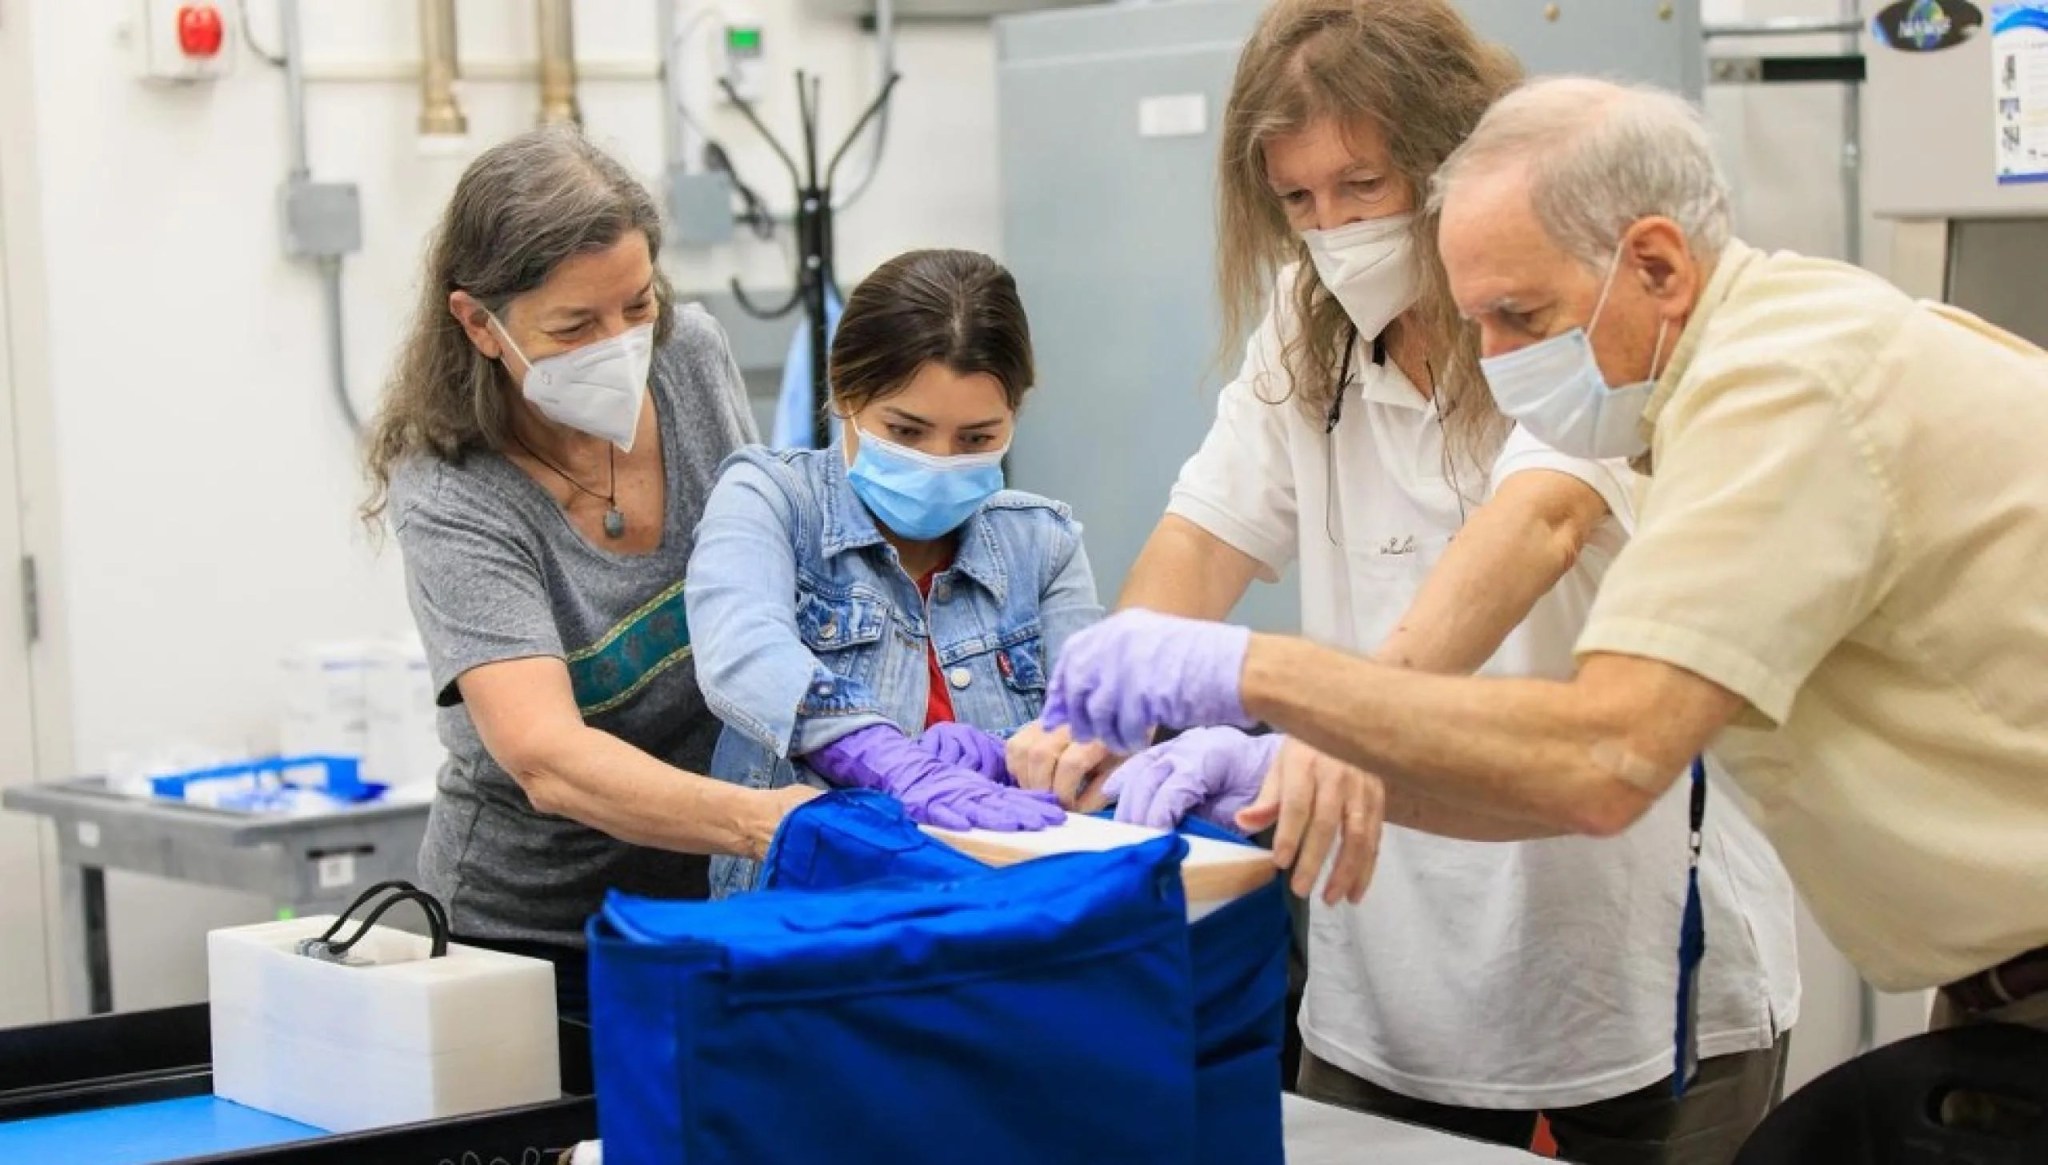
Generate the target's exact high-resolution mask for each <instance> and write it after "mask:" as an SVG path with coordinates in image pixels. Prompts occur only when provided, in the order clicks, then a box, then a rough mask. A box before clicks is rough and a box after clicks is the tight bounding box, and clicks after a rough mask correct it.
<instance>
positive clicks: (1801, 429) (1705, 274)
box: [1048, 79, 2048, 1028]
mask: <svg viewBox="0 0 2048 1165" xmlns="http://www.w3.org/2000/svg"><path fill="white" fill-rule="evenodd" d="M1436 195H1437V198H1436V201H1437V205H1438V206H1439V207H1440V210H1441V214H1442V231H1441V238H1442V249H1443V258H1444V262H1445V266H1446V268H1447V269H1448V271H1449V274H1450V279H1451V283H1452V291H1453V293H1454V295H1455V296H1456V298H1457V300H1458V303H1459V305H1460V308H1461V309H1462V310H1463V312H1464V313H1465V314H1466V315H1467V316H1468V317H1469V318H1470V319H1472V320H1473V321H1474V322H1475V323H1476V324H1477V326H1478V327H1479V329H1480V331H1481V335H1482V344H1483V350H1484V352H1485V354H1486V355H1487V357H1488V361H1487V365H1486V371H1487V377H1488V381H1489V383H1490V384H1491V386H1492V388H1493V390H1494V395H1495V397H1496V399H1497V400H1498V402H1499V403H1500V405H1501V408H1502V411H1503V412H1505V413H1507V414H1508V415H1509V416H1511V417H1514V418H1515V419H1516V420H1517V421H1518V422H1519V423H1521V424H1522V425H1523V426H1524V427H1525V428H1527V429H1528V430H1529V431H1530V432H1531V433H1533V434H1534V435H1535V436H1536V437H1538V438H1541V439H1543V440H1544V441H1546V442H1547V443H1549V444H1551V445H1552V446H1554V447H1557V448H1559V449H1560V450H1562V451H1564V452H1567V453H1570V454H1572V455H1575V456H1584V457H1614V456H1627V457H1637V458H1639V459H1640V460H1639V461H1638V465H1639V467H1641V468H1642V469H1644V470H1645V471H1646V472H1648V473H1650V474H1651V478H1650V484H1649V486H1648V489H1647V493H1646V495H1645V497H1644V500H1643V508H1642V510H1641V514H1640V524H1639V527H1638V531H1637V534H1636V538H1635V541H1634V542H1633V543H1632V544H1631V545H1630V546H1629V547H1628V548H1627V549H1625V550H1624V551H1622V553H1621V555H1620V557H1619V558H1618V559H1617V561H1616V562H1615V563H1614V565H1613V566H1612V567H1611V568H1610V570H1609V572H1608V574H1607V577H1606V580H1605V582H1604V584H1603V587H1602V590H1601V593H1600V596H1599V598H1598V600H1597V601H1596V603H1595V605H1594V608H1593V612H1592V615H1591V617H1590V620H1589V622H1588V625H1587V627H1586V629H1585V631H1584V633H1583V635H1582V637H1581V639H1580V641H1579V644H1578V653H1579V664H1580V666H1579V670H1578V672H1577V674H1576V676H1575V677H1574V678H1572V679H1571V680H1569V681H1565V682H1547V681H1535V680H1527V681H1517V680H1495V679H1469V678H1462V677H1455V678H1454V677H1437V676H1420V675H1416V674H1414V673H1412V672H1405V671H1397V670H1394V669H1391V668H1385V667H1381V666H1378V665H1375V664H1373V663H1370V662H1368V661H1366V660H1363V659H1360V658H1357V657H1354V656H1348V655H1345V654H1343V653H1340V652H1335V651H1331V650H1328V649H1325V648H1320V647H1317V646H1315V645H1313V644H1309V643H1306V642H1302V641H1300V640H1294V639H1285V638H1278V637H1268V636H1248V635H1247V634H1246V633H1245V632H1243V631H1242V630H1241V629H1234V628H1224V627H1221V626H1220V625H1216V624H1200V623H1189V622H1186V621H1180V620H1168V619H1166V618H1165V617H1163V616H1158V615H1147V614H1142V613H1140V614H1134V615H1124V616H1119V617H1118V618H1117V619H1115V620H1112V621H1110V622H1109V623H1107V624H1104V625H1103V626H1101V627H1099V628H1097V629H1095V630H1094V631H1092V632H1090V633H1088V634H1087V635H1085V636H1084V637H1081V638H1077V639H1076V640H1075V641H1073V643H1071V644H1070V645H1069V647H1068V649H1067V652H1066V654H1065V655H1064V656H1063V658H1062V661H1061V664H1060V668H1059V672H1058V674H1057V676H1056V677H1055V681H1054V684H1053V690H1052V692H1051V694H1050V696H1051V698H1050V700H1049V703H1048V720H1049V721H1064V722H1067V723H1070V724H1071V725H1072V726H1073V728H1074V729H1075V731H1076V734H1077V735H1081V736H1102V737H1106V738H1109V739H1110V740H1111V742H1112V743H1113V744H1114V743H1119V742H1122V743H1132V742H1131V741H1128V740H1124V739H1123V738H1125V737H1129V736H1133V735H1136V734H1138V733H1139V732H1140V728H1139V727H1137V726H1138V725H1139V722H1140V721H1143V720H1146V719H1154V720H1158V721H1164V722H1176V723H1177V722H1179V721H1183V720H1188V719H1210V720H1236V721H1249V720H1253V719H1261V720H1265V721H1268V722H1270V723H1272V724H1273V725H1275V726H1276V727H1278V728H1280V729H1282V730H1284V731H1286V732H1288V733H1289V734H1291V735H1295V736H1297V737H1299V738H1300V739H1301V740H1302V741H1304V742H1306V743H1307V744H1309V745H1312V746H1314V747H1315V748H1318V749H1321V750H1323V751H1324V752H1327V753H1329V754H1332V755H1334V756H1335V757H1338V758H1342V760H1344V761H1349V762H1354V763H1355V764H1356V765H1357V766H1361V767H1362V769H1364V770H1370V771H1371V772H1372V773H1375V774H1378V775H1379V779H1378V780H1375V779H1373V778H1370V777H1367V776H1365V775H1364V773H1363V772H1362V771H1361V769H1360V768H1353V767H1350V766H1348V765H1343V764H1338V763H1320V762H1310V761H1298V763H1296V764H1294V765H1293V766H1291V767H1290V766H1282V767H1281V768H1280V769H1278V770H1276V771H1275V773H1273V774H1272V775H1271V776H1269V778H1268V781H1267V785H1266V788H1265V790H1264V793H1263V794H1262V797H1261V802H1260V803H1259V804H1258V805H1255V806H1254V808H1253V809H1252V810H1249V811H1247V813H1246V814H1244V815H1243V816H1241V817H1240V822H1241V823H1242V824H1245V825H1247V826H1252V827H1256V826H1260V825H1263V824H1265V823H1268V822H1271V821H1273V820H1274V819H1276V818H1277V819H1278V820H1279V822H1280V825H1281V830H1280V833H1281V838H1280V844H1279V846H1278V848H1277V851H1276V859H1278V860H1280V861H1282V862H1287V861H1291V860H1297V859H1298V860H1300V861H1302V862H1306V863H1310V864H1311V865H1312V866H1316V867H1319V866H1320V864H1321V863H1322V861H1323V859H1324V858H1325V857H1326V856H1328V855H1329V854H1330V853H1331V852H1332V851H1333V850H1334V851H1337V852H1338V855H1339V857H1338V861H1337V862H1336V863H1335V865H1334V866H1333V867H1332V873H1331V877H1332V878H1333V879H1334V880H1337V881H1340V882H1343V883H1344V884H1343V885H1341V886H1338V887H1336V890H1337V891H1338V892H1346V891H1349V890H1352V889H1355V888H1356V886H1357V885H1358V884H1360V882H1362V878H1363V876H1364V873H1365V872H1366V871H1367V869H1368V862H1367V861H1366V860H1365V858H1364V854H1365V852H1366V851H1369V847H1370V839H1371V836H1372V834H1373V832H1374V823H1375V822H1376V820H1377V818H1378V815H1379V814H1380V813H1381V812H1382V811H1383V812H1384V815H1385V819H1386V820H1387V821H1392V822H1398V823H1402V824H1406V825H1410V826H1412V827H1417V828H1422V829H1430V830H1435V831H1438V832H1443V833H1451V834H1457V835H1464V836H1475V837H1496V838H1497V837H1505V836H1514V835H1517V834H1520V835H1537V834H1543V833H1546V832H1558V831H1575V832H1582V833H1592V834H1603V835H1604V834H1612V833H1615V832H1617V831H1619V830H1621V829H1622V828H1624V827H1625V826H1627V825H1628V824H1629V823H1630V822H1631V821H1633V820H1635V819H1636V817H1637V816H1638V815H1639V814H1641V813H1642V812H1643V811H1644V809H1645V808H1647V807H1648V806H1649V805H1650V804H1652V803H1653V802H1654V801H1655V800H1656V798H1657V797H1658V795H1659V794H1661V793H1662V792H1664V791H1665V789H1666V787H1667V786H1668V785H1669V784H1670V781H1671V779H1672V777H1671V775H1672V774H1674V773H1677V772H1680V771H1682V770H1683V769H1684V767H1685V763H1686V760H1687V758H1689V757H1691V756H1693V755H1694V754H1695V753H1697V752H1699V751H1700V750H1702V749H1709V748H1710V749H1711V750H1712V751H1713V752H1714V753H1715V755H1716V756H1717V757H1718V758H1719V759H1721V760H1722V761H1723V762H1725V764H1726V766H1727V767H1728V769H1729V771H1730V772H1731V773H1732V775H1733V777H1734V778H1735V781H1736V783H1737V784H1738V785H1739V786H1740V787H1741V789H1742V790H1743V791H1744V792H1745V793H1746V794H1747V796H1748V799H1749V800H1750V801H1751V802H1752V808H1753V810H1754V812H1755V814H1756V816H1757V820H1758V822H1759V824H1761V825H1762V827H1763V829H1764V830H1765V832H1766V833H1767V834H1768V835H1769V836H1770V838H1771V839H1772V841H1773V842H1774V843H1775V844H1776V846H1777V848H1778V851H1779V853H1780V854H1781V855H1782V857H1783V858H1784V861H1785V865H1786V866H1787V867H1788V869H1789V870H1790V871H1791V873H1792V876H1793V881H1794V882H1795V884H1797V885H1798V887H1799V888H1800V889H1801V890H1802V891H1804V893H1805V895H1806V897H1807V900H1808V901H1809V902H1810V903H1811V905H1812V906H1813V909H1814V912H1815V915H1816V917H1817V918H1818V919H1819V921H1820V922H1821V925H1822V926H1823V928H1825V929H1826V931H1827V932H1828V934H1829V935H1830V937H1832V938H1833V939H1834V940H1835V942H1836V943H1837V944H1838V945H1839V946H1840V947H1841V948H1842V950H1843V951H1844V952H1845V953H1847V954H1848V956H1849V958H1850V960H1851V961H1852V962H1853V963H1855V964H1856V966H1857V968H1858V969H1859V970H1860V971H1861V972H1862V973H1863V974H1864V976H1865V977H1867V978H1868V979H1869V980H1870V981H1872V982H1873V983H1875V984H1877V985H1878V986H1880V987H1883V988H1887V989H1892V990H1902V989H1908V988H1920V987H1942V988H1943V992H1942V1000H1943V1004H1944V1010H1945V1011H1946V1013H1947V1014H1948V1018H1950V1019H1951V1020H1954V1019H1962V1018H1971V1019H1986V1020H1998V1021H2009V1022H2016V1023H2023V1024H2030V1025H2033V1026H2037V1027H2042V1028H2048V453H2044V449H2043V441H2044V435H2048V354H2044V353H2043V352H2042V351H2041V350H2040V349H2039V348H2036V347H2034V346H2033V345H2031V344H2029V343H2027V342H2026V341H2024V340H2021V339H2019V338H2017V337H2015V336H2012V335H2009V334H2007V333H2005V332H2002V331H2000V330H1998V329H1997V328H1994V327H1992V326H1991V325H1989V324H1986V323H1984V322H1983V321H1982V320H1979V319H1977V318H1975V317H1973V316H1971V315H1969V314H1967V313H1965V312H1961V311H1957V310H1954V309H1951V308H1947V307H1944V306H1941V305H1938V304H1928V303H1919V302H1915V301H1913V300H1912V299H1910V298H1908V297H1907V296H1905V295H1903V294H1901V293H1900V292H1899V291H1898V290H1896V289H1895V288H1893V287H1892V286H1891V285H1889V284H1887V283H1885V282H1884V281H1883V280H1881V279H1878V278H1877V277H1875V276H1873V275H1870V274H1868V273H1866V272H1864V271H1861V270H1858V269H1856V268H1853V267H1848V266H1843V265H1840V264H1836V263H1830V262H1824V261H1820V260H1814V259H1807V258H1803V257H1800V256H1797V255H1789V254H1769V255H1767V254H1763V253H1761V252H1758V251H1756V250H1753V249H1751V248H1749V247H1747V246H1744V245H1743V244H1742V243H1740V242H1738V241H1735V240H1733V239H1731V238H1729V236H1728V223H1727V218H1728V216H1727V205H1728V198H1727V192H1726V187H1725V183H1724V182H1723V180H1722V178H1721V175H1720V173H1719V171H1718V169H1717V168H1716V166H1715V163H1714V161H1713V157H1712V154H1711V151H1710V150H1709V146H1708V142H1707V137H1706V133H1705V130H1704V128H1703V127H1702V125H1701V123H1700V120H1699V118H1698V115H1697V113H1696V112H1695V111H1694V110H1692V108H1691V107H1690V106H1688V105H1686V104H1685V103H1684V102H1682V101H1680V100H1678V99H1677V98H1675V97H1673V96H1671V95H1668V94H1664V93H1660V92H1657V91H1654V90H1645V89H1636V88H1629V87H1623V86H1616V85H1611V84H1607V83H1604V82H1595V81H1586V80H1574V79H1557V80H1551V81H1546V82H1539V83H1536V84H1533V85H1531V86H1529V87H1527V88H1525V89H1523V90H1521V91H1519V92H1517V93H1515V94H1513V95H1511V96H1510V97H1508V98H1507V99H1506V100H1504V101H1503V102H1502V103H1501V104H1500V105H1498V106H1496V107H1495V109H1494V110H1493V111H1492V112H1491V113H1489V114H1488V116H1487V117H1486V119H1485V120H1484V121H1483V122H1482V123H1481V124H1480V126H1479V128H1478V129H1477V131H1476V132H1475V133H1474V135H1473V137H1472V138H1471V140H1470V141H1469V142H1468V143H1467V144H1466V145H1465V147H1464V148H1463V149H1462V150H1461V151H1460V152H1459V153H1458V154H1456V155H1454V156H1453V158H1452V159H1451V160H1450V162H1449V163H1447V164H1446V166H1445V167H1444V171H1443V173H1441V174H1440V175H1439V179H1438V189H1437V192H1436ZM1304 676H1314V677H1316V681H1315V682H1313V683H1304V682H1302V677H1304ZM1306 753H1308V750H1306V749H1300V750H1295V755H1296V756H1297V758H1299V756H1300V755H1301V754H1306ZM1346 851H1349V852H1348V853H1347V852H1346Z"/></svg>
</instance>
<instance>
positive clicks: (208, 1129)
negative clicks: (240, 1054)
mask: <svg viewBox="0 0 2048 1165" xmlns="http://www.w3.org/2000/svg"><path fill="white" fill-rule="evenodd" d="M324 1135H325V1134H324V1133H323V1132H321V1130H319V1129H316V1128H313V1127H312V1126H310V1125H302V1124H300V1123H298V1122H297V1121H288V1120H285V1119H284V1118H283V1117H277V1116H271V1115H270V1114H269V1113H266V1112H258V1111H256V1110H255V1109H253V1108H243V1107H242V1106H241V1105H239V1104H235V1103H233V1102H232V1101H226V1100H221V1099H219V1098H217V1097H212V1096H191V1097H185V1098H182V1099H179V1100H159V1101H152V1102H151V1103H148V1104H131V1105H124V1106H122V1107H119V1108H102V1109H94V1110H91V1111H87V1112H67V1113H64V1114H62V1115H59V1116H43V1117H33V1118H31V1119H28V1120H20V1121H8V1122H0V1161H53V1162H54V1161H77V1162H88V1161H89V1162H92V1163H93V1165H152V1163H154V1162H159V1161H176V1160H179V1159H180V1158H185V1157H204V1156H210V1155H212V1154H216V1153H227V1152H232V1151H234V1150H237V1149H255V1148H260V1147H262V1146H265V1145H282V1144H285V1143H287V1142H290V1141H303V1140H308V1139H310V1138H313V1137H319V1136H324Z"/></svg>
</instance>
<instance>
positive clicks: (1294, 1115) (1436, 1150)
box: [1280, 1093, 1542, 1165]
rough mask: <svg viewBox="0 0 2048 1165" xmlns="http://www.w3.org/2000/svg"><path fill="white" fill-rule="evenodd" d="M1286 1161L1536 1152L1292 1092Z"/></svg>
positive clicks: (1448, 1164)
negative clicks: (1322, 1101) (1317, 1100)
mask: <svg viewBox="0 0 2048 1165" xmlns="http://www.w3.org/2000/svg"><path fill="white" fill-rule="evenodd" d="M1280 1108H1281V1114H1282V1119H1284V1120H1285V1121H1286V1127H1287V1133H1286V1136H1287V1165H1365V1163H1367V1162H1370V1163H1371V1165H1516V1163H1517V1162H1521V1163H1522V1165H1528V1163H1529V1162H1533V1161H1540V1160H1542V1158H1540V1157H1537V1156H1536V1155H1535V1154H1534V1153H1524V1152H1523V1151H1521V1150H1520V1149H1504V1148H1501V1147H1500V1146H1499V1145H1489V1144H1485V1143H1484V1142H1480V1141H1470V1140H1466V1139H1465V1138H1463V1137H1455V1136H1452V1135H1451V1134H1449V1133H1441V1132H1438V1131H1437V1130H1435V1129H1425V1128H1420V1127H1418V1126H1416V1125H1404V1124H1402V1123H1400V1122H1399V1121H1390V1120H1387V1119H1385V1118H1384V1117H1377V1116H1368V1115H1366V1114H1365V1113H1362V1112H1352V1111H1351V1110H1349V1109H1343V1108H1333V1107H1331V1106H1330V1105H1327V1104H1318V1103H1316V1102H1315V1101H1312V1100H1303V1099H1302V1098H1301V1097H1299V1096H1296V1095H1294V1094H1293V1093H1288V1094H1287V1095H1285V1096H1283V1097H1281V1098H1280Z"/></svg>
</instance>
